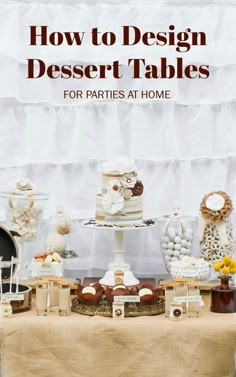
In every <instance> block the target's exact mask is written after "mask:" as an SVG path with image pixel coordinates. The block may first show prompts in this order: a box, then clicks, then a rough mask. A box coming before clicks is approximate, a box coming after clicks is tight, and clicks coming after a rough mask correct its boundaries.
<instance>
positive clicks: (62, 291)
mask: <svg viewBox="0 0 236 377" xmlns="http://www.w3.org/2000/svg"><path fill="white" fill-rule="evenodd" d="M69 314H70V283H69V282H67V281H61V282H60V281H59V315H60V316H68V315H69Z"/></svg>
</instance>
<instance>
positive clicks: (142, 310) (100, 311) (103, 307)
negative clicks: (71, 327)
mask: <svg viewBox="0 0 236 377" xmlns="http://www.w3.org/2000/svg"><path fill="white" fill-rule="evenodd" d="M71 311H72V312H75V313H78V314H84V315H90V316H94V315H100V316H103V317H112V305H111V304H110V303H109V302H108V301H107V300H106V299H102V300H100V301H99V302H98V304H97V305H85V304H81V303H80V301H79V299H78V298H77V297H75V298H73V299H72V306H71ZM164 312H165V300H164V299H163V298H161V299H159V300H158V302H157V303H156V304H153V305H138V304H136V303H133V302H132V303H131V302H130V303H129V302H127V303H125V317H139V316H144V315H158V314H162V313H164Z"/></svg>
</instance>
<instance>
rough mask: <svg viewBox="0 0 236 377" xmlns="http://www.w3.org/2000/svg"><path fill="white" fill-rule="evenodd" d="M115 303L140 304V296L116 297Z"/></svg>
mask: <svg viewBox="0 0 236 377" xmlns="http://www.w3.org/2000/svg"><path fill="white" fill-rule="evenodd" d="M114 302H140V297H139V296H114Z"/></svg>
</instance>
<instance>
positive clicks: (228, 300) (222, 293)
mask: <svg viewBox="0 0 236 377" xmlns="http://www.w3.org/2000/svg"><path fill="white" fill-rule="evenodd" d="M211 311H212V312H215V313H235V312H236V288H234V287H230V286H229V278H228V277H225V278H221V285H220V286H217V287H214V288H211Z"/></svg>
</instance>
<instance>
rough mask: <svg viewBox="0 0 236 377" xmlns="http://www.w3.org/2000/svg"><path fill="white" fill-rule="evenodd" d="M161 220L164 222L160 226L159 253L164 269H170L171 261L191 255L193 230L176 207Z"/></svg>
mask: <svg viewBox="0 0 236 377" xmlns="http://www.w3.org/2000/svg"><path fill="white" fill-rule="evenodd" d="M162 220H164V221H165V223H164V224H163V225H162V227H161V253H162V256H163V259H164V262H165V266H166V269H167V271H170V267H171V263H172V262H174V261H178V260H180V259H182V258H183V257H184V256H186V255H188V256H189V255H191V253H192V242H193V230H192V224H191V223H190V222H189V221H186V219H184V217H183V216H182V213H181V211H180V210H179V209H176V208H174V210H173V212H172V213H171V214H170V215H168V216H166V217H165V218H163V219H162Z"/></svg>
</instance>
